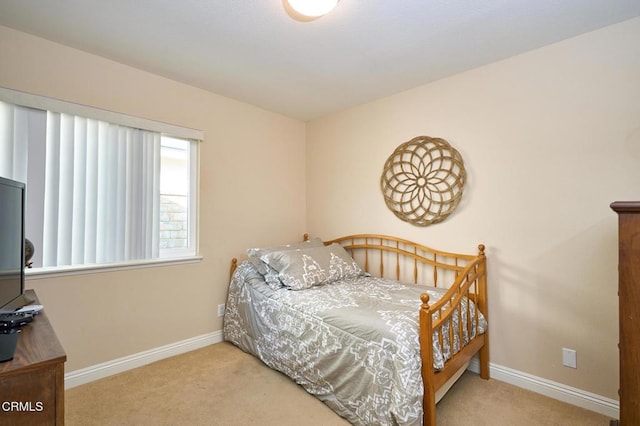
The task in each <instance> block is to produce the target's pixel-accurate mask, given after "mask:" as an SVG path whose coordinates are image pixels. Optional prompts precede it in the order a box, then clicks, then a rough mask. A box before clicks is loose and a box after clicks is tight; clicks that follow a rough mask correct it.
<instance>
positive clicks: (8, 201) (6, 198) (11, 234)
mask: <svg viewBox="0 0 640 426" xmlns="http://www.w3.org/2000/svg"><path fill="white" fill-rule="evenodd" d="M24 205H25V185H24V184H23V183H21V182H17V181H14V180H10V179H5V178H2V177H0V313H5V312H11V311H14V310H15V309H18V308H20V307H21V305H22V304H23V302H22V297H21V296H22V294H23V291H24Z"/></svg>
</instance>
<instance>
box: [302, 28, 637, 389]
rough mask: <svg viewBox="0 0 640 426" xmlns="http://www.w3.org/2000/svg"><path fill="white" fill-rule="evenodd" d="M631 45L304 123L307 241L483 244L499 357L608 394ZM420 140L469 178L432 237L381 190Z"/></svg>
mask: <svg viewBox="0 0 640 426" xmlns="http://www.w3.org/2000/svg"><path fill="white" fill-rule="evenodd" d="M638 40H640V19H635V20H632V21H627V22H625V23H622V24H619V25H615V26H611V27H608V28H604V29H602V30H599V31H595V32H592V33H589V34H586V35H583V36H580V37H577V38H574V39H571V40H567V41H564V42H561V43H558V44H554V45H551V46H548V47H545V48H542V49H538V50H535V51H532V52H529V53H526V54H523V55H520V56H517V57H513V58H510V59H508V60H504V61H501V62H498V63H494V64H491V65H488V66H485V67H482V68H478V69H475V70H472V71H469V72H466V73H463V74H460V75H457V76H454V77H451V78H448V79H444V80H441V81H438V82H435V83H432V84H428V85H425V86H422V87H419V88H416V89H413V90H409V91H407V92H404V93H401V94H398V95H396V96H391V97H388V98H384V99H380V100H377V101H375V102H371V103H368V104H366V105H362V106H359V107H356V108H352V109H349V110H347V111H344V112H341V113H337V114H334V115H330V116H328V117H325V118H323V119H318V120H315V121H312V122H310V123H308V125H307V218H308V219H307V220H308V223H307V225H308V230H309V232H310V233H311V234H313V235H319V236H322V237H324V238H332V237H336V236H339V235H342V234H349V233H358V232H379V233H384V234H392V235H399V236H402V237H406V238H409V239H412V240H416V241H419V242H422V243H424V244H427V245H431V246H434V247H436V248H441V249H446V250H451V251H459V252H470V253H473V252H475V250H476V245H477V244H478V243H480V242H482V243H485V244H486V245H487V254H488V262H489V285H490V291H489V292H490V298H489V302H490V309H491V313H490V324H491V359H492V362H493V363H496V364H499V365H502V366H506V367H510V368H513V369H516V370H520V371H523V372H526V373H530V374H533V375H536V376H539V377H543V378H546V379H549V380H553V381H556V382H560V383H564V384H566V385H569V386H573V387H576V388H579V389H583V390H586V391H590V392H593V393H596V394H599V395H602V396H605V397H609V398H612V399H617V398H618V396H617V389H618V384H617V383H618V361H617V346H616V345H617V327H618V323H617V296H616V291H617V271H616V266H617V228H616V226H617V216H616V215H615V213H614V212H613V211H612V210H610V208H609V204H610V203H611V202H612V201H615V200H627V199H638V197H639V196H640V193H639V191H638V189H639V187H638V183H639V182H640V115H639V111H640V110H639V104H638V102H639V99H640V43H638ZM418 135H429V136H438V137H442V138H445V139H447V140H448V141H449V142H450V143H452V144H453V145H454V146H455V147H456V148H457V149H458V150H459V151H460V152H461V154H462V155H463V158H464V160H465V164H466V168H467V171H468V177H469V179H468V184H467V187H466V192H465V195H464V198H463V201H462V202H461V204H460V205H459V207H458V209H457V211H456V212H455V213H454V214H453V215H452V216H450V217H449V218H448V219H447V220H446V221H445V222H443V223H441V224H437V225H433V226H430V227H425V228H419V227H414V226H412V225H409V224H406V223H404V222H402V221H400V220H399V219H397V218H396V217H395V216H394V215H393V214H392V213H391V212H390V211H389V210H388V209H387V207H386V206H385V204H384V201H383V198H382V196H381V192H380V189H379V179H380V175H381V172H382V167H383V165H384V162H385V160H386V159H387V157H388V156H389V155H390V154H391V153H392V152H393V150H394V149H395V148H396V147H397V146H398V145H399V144H401V143H402V142H405V141H408V140H409V139H411V138H413V137H414V136H418ZM562 347H567V348H571V349H575V350H577V353H578V368H577V369H576V370H574V369H570V368H567V367H563V366H562V357H561V353H562V352H561V351H562Z"/></svg>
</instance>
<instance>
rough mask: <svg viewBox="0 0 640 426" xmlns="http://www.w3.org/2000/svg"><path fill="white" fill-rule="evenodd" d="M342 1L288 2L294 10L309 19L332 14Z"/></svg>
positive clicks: (290, 0) (292, 0)
mask: <svg viewBox="0 0 640 426" xmlns="http://www.w3.org/2000/svg"><path fill="white" fill-rule="evenodd" d="M339 1H340V0H286V2H287V3H288V4H289V6H291V8H292V9H293V10H295V11H296V12H298V13H299V14H301V15H304V16H306V17H309V18H318V17H320V16H322V15H326V14H327V13H329V12H331V11H332V10H333V8H334V7H336V5H337V4H338V2H339Z"/></svg>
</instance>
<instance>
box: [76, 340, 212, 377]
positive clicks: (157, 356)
mask: <svg viewBox="0 0 640 426" xmlns="http://www.w3.org/2000/svg"><path fill="white" fill-rule="evenodd" d="M219 342H222V331H215V332H213V333H209V334H203V335H201V336H196V337H193V338H191V339H187V340H182V341H180V342H176V343H171V344H168V345H165V346H160V347H158V348H155V349H151V350H148V351H144V352H139V353H137V354H133V355H129V356H126V357H123V358H118V359H114V360H112V361H107V362H103V363H102V364H97V365H93V366H91V367H87V368H82V369H80V370H75V371H71V372H69V373H67V374H65V375H64V387H65V389H70V388H73V387H76V386H80V385H84V384H85V383H89V382H93V381H94V380H98V379H102V378H105V377H109V376H112V375H114V374H118V373H122V372H124V371H127V370H132V369H134V368H138V367H142V366H143V365H147V364H150V363H152V362H155V361H159V360H161V359H164V358H169V357H172V356H174V355H180V354H183V353H185V352H189V351H193V350H195V349H200V348H204V347H205V346H209V345H212V344H214V343H219Z"/></svg>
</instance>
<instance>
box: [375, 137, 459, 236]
mask: <svg viewBox="0 0 640 426" xmlns="http://www.w3.org/2000/svg"><path fill="white" fill-rule="evenodd" d="M466 179H467V173H466V171H465V169H464V162H463V161H462V156H461V155H460V153H459V152H458V151H457V150H456V149H455V148H453V147H452V146H451V145H450V144H449V143H448V142H447V141H445V140H444V139H440V138H430V137H428V136H418V137H415V138H413V139H411V140H410V141H409V142H405V143H403V144H402V145H400V146H398V147H397V148H396V150H395V151H394V152H393V154H391V156H390V157H389V158H388V159H387V161H386V163H385V165H384V170H383V171H382V177H381V178H380V187H381V189H382V195H383V196H384V201H385V203H386V204H387V207H389V209H390V210H391V211H392V212H393V213H394V214H395V215H396V216H398V217H399V218H400V219H402V220H404V221H405V222H409V223H412V224H414V225H417V226H427V225H430V224H432V223H438V222H442V221H443V220H445V219H446V218H447V216H449V215H450V214H451V213H452V212H453V211H454V210H455V209H456V207H457V206H458V203H459V202H460V199H461V198H462V192H463V189H464V184H465V182H466Z"/></svg>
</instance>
